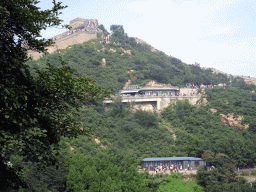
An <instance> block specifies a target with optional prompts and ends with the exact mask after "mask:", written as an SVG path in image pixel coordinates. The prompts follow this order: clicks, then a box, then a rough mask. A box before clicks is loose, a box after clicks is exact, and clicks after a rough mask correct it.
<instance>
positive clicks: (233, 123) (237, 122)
mask: <svg viewBox="0 0 256 192" xmlns="http://www.w3.org/2000/svg"><path fill="white" fill-rule="evenodd" d="M243 119H244V117H243V116H242V115H238V116H237V117H235V115H234V113H228V114H227V115H225V114H220V120H221V121H222V122H224V123H226V124H228V125H229V126H230V127H239V128H240V129H247V128H249V124H244V125H242V124H241V122H242V120H243Z"/></svg>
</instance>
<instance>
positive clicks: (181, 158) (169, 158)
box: [142, 157, 203, 161]
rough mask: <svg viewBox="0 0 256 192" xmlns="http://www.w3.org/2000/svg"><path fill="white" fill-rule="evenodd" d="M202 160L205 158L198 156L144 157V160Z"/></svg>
mask: <svg viewBox="0 0 256 192" xmlns="http://www.w3.org/2000/svg"><path fill="white" fill-rule="evenodd" d="M181 160H183V161H202V160H203V159H201V158H198V157H152V158H144V159H143V160H142V161H181Z"/></svg>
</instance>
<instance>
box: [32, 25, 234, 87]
mask: <svg viewBox="0 0 256 192" xmlns="http://www.w3.org/2000/svg"><path fill="white" fill-rule="evenodd" d="M100 41H102V39H100V38H97V39H93V40H90V41H88V42H85V43H82V44H76V45H73V46H72V47H70V48H67V49H65V50H58V51H56V52H55V53H53V54H50V55H46V56H44V57H42V58H41V59H39V60H37V61H30V62H29V63H28V64H29V65H30V66H31V68H33V67H35V68H37V69H43V68H45V67H46V63H47V62H49V63H51V64H54V65H56V66H60V61H59V58H58V55H62V57H63V60H64V61H65V62H66V63H67V65H68V66H70V67H72V68H74V69H76V70H77V73H79V74H81V75H84V76H87V77H92V78H94V79H95V80H96V82H97V83H98V85H100V86H102V87H103V88H107V89H109V90H111V91H114V92H117V91H118V90H119V89H121V88H122V87H123V86H124V84H125V82H127V81H128V79H130V80H131V84H138V85H145V84H146V83H147V82H148V81H149V80H155V81H157V82H158V83H166V84H168V83H169V84H171V85H175V86H179V87H184V86H185V85H186V83H194V84H197V85H201V84H208V85H209V84H211V83H212V84H215V85H216V84H219V83H226V84H227V85H229V78H228V77H227V76H226V75H224V74H221V73H219V74H213V73H212V71H211V69H202V68H200V67H199V66H197V65H187V64H185V63H183V62H182V61H181V60H180V59H177V58H175V57H172V56H168V55H166V54H165V53H163V52H161V51H154V52H152V51H151V46H150V45H148V44H145V43H137V42H136V41H135V39H134V38H130V37H128V36H127V34H125V33H124V31H123V30H115V31H114V32H113V34H112V36H111V38H110V41H111V43H110V44H103V43H102V44H101V43H100ZM114 43H115V44H114ZM117 43H119V44H117ZM103 59H104V60H105V61H106V63H104V64H102V60H103Z"/></svg>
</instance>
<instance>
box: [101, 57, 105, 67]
mask: <svg viewBox="0 0 256 192" xmlns="http://www.w3.org/2000/svg"><path fill="white" fill-rule="evenodd" d="M101 64H102V65H103V66H105V65H106V59H105V58H103V59H102V61H101Z"/></svg>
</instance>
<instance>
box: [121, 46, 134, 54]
mask: <svg viewBox="0 0 256 192" xmlns="http://www.w3.org/2000/svg"><path fill="white" fill-rule="evenodd" d="M120 49H121V50H122V51H123V53H122V54H121V55H123V54H128V55H132V52H131V50H124V49H123V48H122V47H121V48H120Z"/></svg>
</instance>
